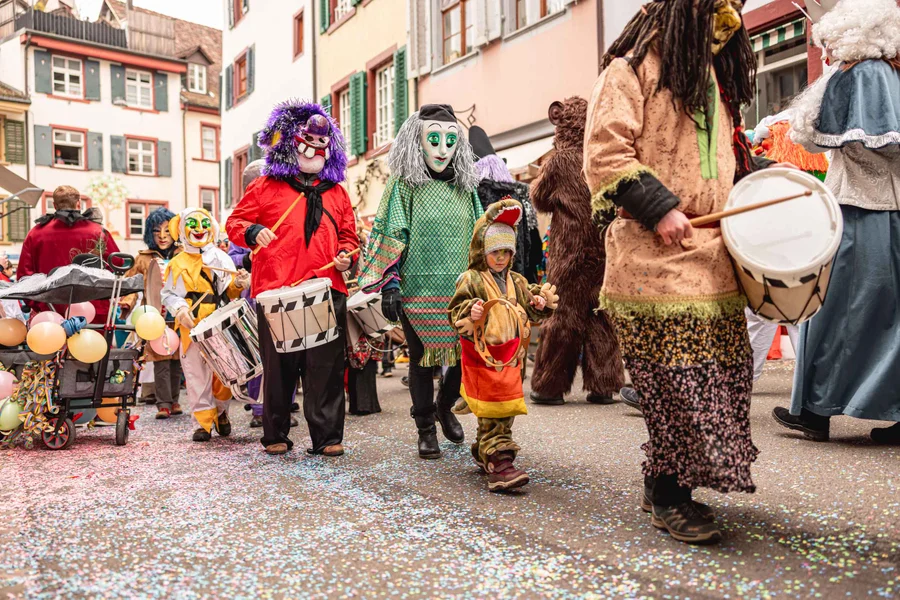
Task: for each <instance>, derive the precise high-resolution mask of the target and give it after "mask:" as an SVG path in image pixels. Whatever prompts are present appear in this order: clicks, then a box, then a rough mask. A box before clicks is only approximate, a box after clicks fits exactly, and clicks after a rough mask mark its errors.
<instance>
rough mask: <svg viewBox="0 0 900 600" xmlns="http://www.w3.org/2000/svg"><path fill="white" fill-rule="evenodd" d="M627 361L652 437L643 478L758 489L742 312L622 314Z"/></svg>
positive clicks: (749, 359) (725, 488) (645, 447)
mask: <svg viewBox="0 0 900 600" xmlns="http://www.w3.org/2000/svg"><path fill="white" fill-rule="evenodd" d="M615 322H616V330H617V335H618V337H619V343H620V344H621V347H622V354H623V355H624V357H625V366H626V367H627V369H628V371H629V373H630V374H631V379H632V381H633V382H634V387H635V389H636V390H637V391H639V392H640V393H641V396H642V398H643V399H642V409H643V412H644V419H645V421H646V424H647V430H648V432H649V434H650V440H649V441H648V442H647V443H646V444H644V445H643V446H642V449H643V450H644V452H645V454H646V455H647V460H646V461H645V462H644V464H643V470H644V475H650V476H652V477H658V476H660V475H673V474H674V475H677V476H678V483H679V485H682V486H685V487H690V488H692V489H693V488H698V487H708V488H712V489H714V490H716V491H719V492H734V491H741V492H753V491H755V489H756V486H755V485H754V484H753V480H752V479H751V477H750V464H751V463H753V461H755V460H756V457H757V455H758V454H759V451H758V450H757V449H756V447H755V446H754V445H753V441H752V440H751V438H750V392H751V388H752V385H753V357H752V353H751V350H750V343H749V339H748V336H747V321H746V319H745V317H744V313H743V311H741V312H737V313H734V314H728V315H725V316H721V317H719V318H715V319H703V318H698V317H696V316H691V315H680V316H676V317H671V318H666V319H660V318H654V317H650V316H637V317H633V318H621V317H620V318H616V319H615Z"/></svg>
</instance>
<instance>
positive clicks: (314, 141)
mask: <svg viewBox="0 0 900 600" xmlns="http://www.w3.org/2000/svg"><path fill="white" fill-rule="evenodd" d="M294 139H295V141H296V142H297V162H298V163H299V164H300V171H302V172H303V173H306V174H308V175H316V174H318V173H320V172H321V171H322V169H324V168H325V162H326V161H327V160H328V159H329V158H331V156H330V150H329V149H328V144H329V143H330V142H331V125H330V124H329V123H328V119H326V118H325V117H323V116H322V115H313V116H311V117H310V118H309V120H308V121H307V122H306V125H303V126H302V127H300V131H299V132H298V133H297V135H296V137H295V138H294Z"/></svg>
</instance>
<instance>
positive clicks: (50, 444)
mask: <svg viewBox="0 0 900 600" xmlns="http://www.w3.org/2000/svg"><path fill="white" fill-rule="evenodd" d="M58 421H59V417H55V418H53V419H51V420H50V425H51V426H52V427H53V429H51V430H50V431H44V432H42V433H41V441H42V442H44V446H46V447H47V449H48V450H65V449H66V448H68V447H69V446H71V445H72V444H73V443H74V442H75V424H74V423H73V422H72V419H66V420H65V421H63V423H62V425H60V427H59V431H56V433H53V432H54V430H56V425H57V423H58Z"/></svg>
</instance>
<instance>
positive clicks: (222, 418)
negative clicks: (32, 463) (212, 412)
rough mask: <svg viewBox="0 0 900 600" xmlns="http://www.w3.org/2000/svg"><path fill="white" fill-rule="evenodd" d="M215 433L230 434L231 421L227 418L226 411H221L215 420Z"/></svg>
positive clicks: (224, 435)
mask: <svg viewBox="0 0 900 600" xmlns="http://www.w3.org/2000/svg"><path fill="white" fill-rule="evenodd" d="M214 424H215V426H216V433H218V434H219V437H228V436H229V435H231V421H229V420H228V412H227V411H225V412H223V413H221V414H220V415H219V416H218V418H216V421H215V423H214Z"/></svg>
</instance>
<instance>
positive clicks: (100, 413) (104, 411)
mask: <svg viewBox="0 0 900 600" xmlns="http://www.w3.org/2000/svg"><path fill="white" fill-rule="evenodd" d="M103 406H109V408H98V409H97V418H98V419H100V420H101V421H105V422H106V423H115V422H116V415H118V414H119V409H120V408H121V407H122V402H121V400H119V399H118V398H104V399H103Z"/></svg>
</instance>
